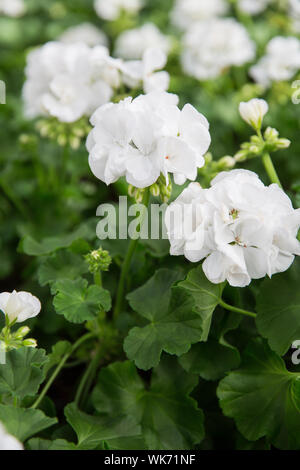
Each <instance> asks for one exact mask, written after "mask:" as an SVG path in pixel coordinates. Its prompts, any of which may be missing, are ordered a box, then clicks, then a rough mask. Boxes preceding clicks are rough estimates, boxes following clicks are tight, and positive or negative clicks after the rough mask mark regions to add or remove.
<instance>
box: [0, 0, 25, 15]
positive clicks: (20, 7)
mask: <svg viewBox="0 0 300 470" xmlns="http://www.w3.org/2000/svg"><path fill="white" fill-rule="evenodd" d="M25 11H26V7H25V3H24V0H0V14H1V13H3V14H4V15H7V16H14V17H18V16H22V15H24V13H25Z"/></svg>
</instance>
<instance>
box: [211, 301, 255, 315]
mask: <svg viewBox="0 0 300 470" xmlns="http://www.w3.org/2000/svg"><path fill="white" fill-rule="evenodd" d="M219 305H221V307H223V308H225V309H226V310H229V311H230V312H234V313H239V314H241V315H246V316H247V317H252V318H256V316H257V315H256V313H253V312H249V311H248V310H243V309H241V308H238V307H234V306H233V305H229V304H227V303H226V302H224V300H220V302H219Z"/></svg>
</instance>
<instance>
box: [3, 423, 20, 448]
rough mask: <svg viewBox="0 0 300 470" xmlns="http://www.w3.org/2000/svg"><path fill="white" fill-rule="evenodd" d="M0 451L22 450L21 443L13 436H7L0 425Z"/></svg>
mask: <svg viewBox="0 0 300 470" xmlns="http://www.w3.org/2000/svg"><path fill="white" fill-rule="evenodd" d="M0 450H23V446H22V444H21V442H19V441H18V440H17V439H16V438H15V437H14V436H11V435H10V434H8V432H7V431H6V430H5V428H4V427H3V425H2V424H1V423H0Z"/></svg>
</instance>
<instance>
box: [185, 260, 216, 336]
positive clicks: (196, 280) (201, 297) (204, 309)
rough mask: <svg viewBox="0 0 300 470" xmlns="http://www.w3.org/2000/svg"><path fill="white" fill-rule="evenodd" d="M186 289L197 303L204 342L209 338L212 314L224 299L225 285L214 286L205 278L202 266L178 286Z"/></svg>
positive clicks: (190, 273)
mask: <svg viewBox="0 0 300 470" xmlns="http://www.w3.org/2000/svg"><path fill="white" fill-rule="evenodd" d="M178 286H179V287H181V288H183V289H185V290H186V291H187V292H188V293H189V294H190V296H191V297H192V298H193V299H194V301H195V308H194V310H195V311H196V312H197V313H198V314H199V315H200V317H201V319H202V330H203V333H202V338H201V340H202V341H206V340H207V338H208V334H209V330H210V325H211V320H212V314H213V313H214V311H215V309H216V307H217V305H218V304H219V302H220V300H221V298H222V292H223V289H224V284H212V283H211V282H209V280H208V279H207V277H206V276H205V274H204V272H203V270H202V266H198V267H197V268H196V269H192V270H191V271H190V272H189V274H188V276H187V278H186V280H185V281H182V282H180V283H179V284H178Z"/></svg>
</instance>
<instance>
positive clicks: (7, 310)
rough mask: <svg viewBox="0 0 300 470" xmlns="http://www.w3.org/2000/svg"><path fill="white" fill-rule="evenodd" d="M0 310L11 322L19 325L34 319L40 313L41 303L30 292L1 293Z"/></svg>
mask: <svg viewBox="0 0 300 470" xmlns="http://www.w3.org/2000/svg"><path fill="white" fill-rule="evenodd" d="M0 310H2V312H3V313H4V315H6V316H7V317H8V319H9V321H10V323H11V322H13V321H16V322H17V323H21V322H23V321H25V320H28V318H32V317H36V316H37V315H38V314H39V313H40V311H41V302H40V301H39V299H38V298H37V297H34V296H33V295H32V294H30V292H24V291H21V292H16V291H15V290H14V291H13V292H11V293H10V292H2V293H1V294H0Z"/></svg>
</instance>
